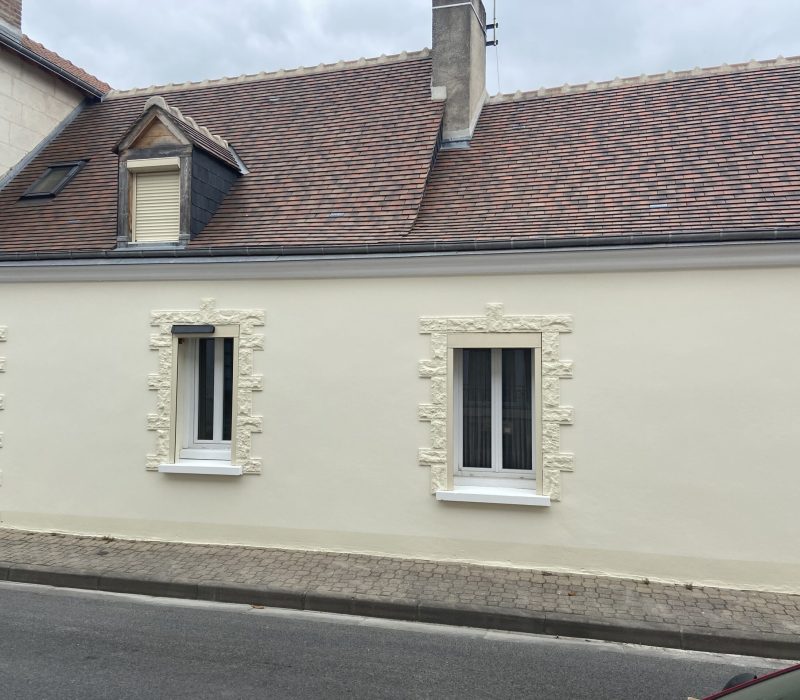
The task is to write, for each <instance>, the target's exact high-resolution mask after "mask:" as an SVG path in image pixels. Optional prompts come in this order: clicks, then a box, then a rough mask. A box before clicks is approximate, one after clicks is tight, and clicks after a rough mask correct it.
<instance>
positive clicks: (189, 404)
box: [158, 325, 242, 476]
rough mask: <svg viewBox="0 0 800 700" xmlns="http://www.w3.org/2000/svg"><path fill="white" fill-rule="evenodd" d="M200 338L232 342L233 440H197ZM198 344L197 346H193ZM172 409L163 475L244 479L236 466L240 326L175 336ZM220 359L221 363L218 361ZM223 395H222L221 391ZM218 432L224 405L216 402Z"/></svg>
mask: <svg viewBox="0 0 800 700" xmlns="http://www.w3.org/2000/svg"><path fill="white" fill-rule="evenodd" d="M201 338H206V339H207V338H214V339H215V340H221V339H224V338H231V339H232V340H233V387H232V391H233V393H232V397H231V439H230V441H227V440H221V439H220V440H198V439H197V437H196V435H197V432H196V431H197V382H198V379H197V368H198V353H199V343H197V342H196V341H197V340H199V339H201ZM192 341H195V342H192ZM173 353H174V355H173V356H174V357H175V358H177V361H176V362H175V363H174V365H173V376H172V381H173V387H174V388H175V389H174V391H173V394H172V396H173V409H172V420H171V421H170V426H171V431H170V446H171V447H170V463H169V464H160V465H159V467H158V470H159V471H161V472H169V473H181V474H217V475H226V474H227V475H237V476H238V475H241V474H242V466H241V465H236V464H235V460H234V455H236V454H237V452H236V435H237V414H238V411H237V406H238V385H239V363H238V357H239V326H238V325H225V326H222V325H220V326H216V327H215V329H214V332H213V333H197V334H195V333H191V334H189V333H186V334H178V335H175V336H173ZM218 358H219V359H218ZM214 359H215V378H214V387H215V394H217V391H218V389H219V388H221V387H222V381H221V379H222V369H223V365H222V362H223V360H222V354H221V353H216V352H215V358H214ZM220 394H221V391H220ZM214 413H215V416H214V423H215V432H216V428H217V426H218V427H219V433H216V434H217V435H221V426H222V402H221V401H215V402H214Z"/></svg>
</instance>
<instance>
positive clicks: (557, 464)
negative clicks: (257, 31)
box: [544, 452, 574, 472]
mask: <svg viewBox="0 0 800 700" xmlns="http://www.w3.org/2000/svg"><path fill="white" fill-rule="evenodd" d="M573 461H574V457H573V456H572V455H571V454H568V453H566V452H559V453H558V454H549V453H547V454H545V455H544V468H545V469H546V470H547V469H558V470H559V471H562V472H571V471H572V470H573Z"/></svg>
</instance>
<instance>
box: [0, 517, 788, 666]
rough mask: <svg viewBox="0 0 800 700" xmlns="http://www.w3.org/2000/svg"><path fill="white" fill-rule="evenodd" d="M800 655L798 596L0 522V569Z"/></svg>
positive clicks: (79, 582) (56, 581)
mask: <svg viewBox="0 0 800 700" xmlns="http://www.w3.org/2000/svg"><path fill="white" fill-rule="evenodd" d="M3 580H8V581H17V582H27V583H40V584H48V585H53V586H69V587H73V588H88V589H97V590H103V591H116V592H121V593H140V594H144V595H154V596H172V597H177V598H196V599H203V600H216V601H222V602H231V603H249V604H253V605H267V606H276V607H285V608H296V609H305V610H320V611H326V612H336V613H349V614H353V615H366V616H373V617H387V618H394V619H403V620H418V621H422V622H436V623H443V624H450V625H466V626H472V627H485V628H493V629H503V630H514V631H523V632H534V633H540V634H550V635H559V636H569V637H584V638H592V639H604V640H610V641H620V642H631V643H637V644H651V645H655V646H665V647H674V648H680V649H695V650H701V651H715V652H726V653H737V654H749V655H755V656H767V657H776V658H786V659H800V596H798V595H784V594H777V593H760V592H754V591H735V590H728V589H720V588H707V587H706V588H698V587H690V586H683V585H669V584H660V583H651V582H647V581H642V580H638V581H637V580H629V579H616V578H606V577H599V576H581V575H573V574H570V575H567V574H553V573H548V572H546V571H537V570H530V569H512V568H500V567H489V566H481V565H476V564H458V563H452V562H436V561H425V560H412V559H395V558H390V557H378V556H368V555H363V554H336V553H329V552H307V551H296V550H283V549H262V548H254V547H237V546H225V545H193V544H180V543H173V542H148V541H144V542H143V541H135V540H118V539H107V538H93V537H77V536H73V535H60V534H47V533H34V532H26V531H22V530H11V529H3V528H0V581H3Z"/></svg>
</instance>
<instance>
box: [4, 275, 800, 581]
mask: <svg viewBox="0 0 800 700" xmlns="http://www.w3.org/2000/svg"><path fill="white" fill-rule="evenodd" d="M208 297H213V298H215V299H216V300H217V305H218V306H219V307H221V308H243V309H263V310H264V312H265V314H266V318H265V320H266V324H265V326H264V327H263V329H261V330H262V331H263V333H264V337H265V340H264V349H263V351H257V352H255V353H254V354H253V358H254V371H255V372H257V373H260V374H262V375H263V391H261V392H256V393H254V394H253V413H254V414H258V415H261V416H263V432H261V433H255V434H254V435H253V445H252V449H253V455H254V456H256V457H260V458H261V460H262V473H261V474H259V475H245V476H242V477H208V476H197V475H168V474H161V473H156V472H148V471H146V470H145V464H146V455H147V454H148V453H152V452H153V451H154V449H155V434H154V433H153V432H152V431H148V430H147V416H148V414H151V413H153V412H154V411H155V401H156V395H155V394H154V392H153V391H150V390H149V389H148V375H149V374H151V373H154V372H156V371H157V368H158V367H157V365H158V353H157V352H155V351H153V350H151V349H150V346H149V339H150V335H151V333H153V328H152V327H151V326H150V320H151V317H150V314H151V311H153V310H157V309H196V308H198V307H199V305H200V302H201V300H202V299H204V298H208ZM797 298H800V274H798V270H797V269H790V268H783V269H770V270H757V269H738V270H704V271H670V272H640V273H594V274H552V275H507V276H487V277H451V278H394V279H388V278H387V279H328V280H272V281H266V280H260V281H258V280H256V281H253V280H248V281H223V282H214V281H206V282H201V281H197V282H192V281H189V282H177V281H174V282H160V283H153V282H117V283H90V282H83V283H77V282H75V283H57V284H55V283H54V284H41V283H39V284H32V283H15V284H0V300H1V301H0V326H5V327H6V328H7V340H6V342H3V343H0V355H2V356H4V357H5V358H6V362H5V372H4V373H2V374H0V394H3V395H4V397H5V401H4V410H3V411H0V431H2V433H3V434H4V436H3V447H2V450H0V465H1V466H0V469H1V470H2V474H1V475H0V478H1V480H2V481H1V484H0V521H2V524H3V525H5V526H15V527H22V528H35V529H57V530H66V531H71V532H79V533H92V534H108V535H117V536H128V537H152V538H162V539H176V540H186V541H193V542H229V543H245V544H254V545H273V546H284V547H300V548H329V549H337V550H350V551H361V552H379V553H388V554H397V555H404V556H419V557H433V558H453V559H466V560H476V561H483V562H505V563H512V564H519V565H526V566H534V567H541V568H545V569H551V570H553V569H568V570H575V571H591V572H604V573H612V574H623V575H635V576H649V577H651V578H661V579H668V580H678V581H684V582H688V581H692V582H696V583H705V584H714V583H716V584H723V585H731V586H742V587H762V588H771V589H776V590H790V591H798V590H800V548H799V547H798V546H797V542H798V541H800V518H798V517H797V494H798V493H800V466H799V464H798V455H800V415H798V414H800V402H798V397H799V396H800V367H799V366H798V363H797V349H798V348H799V347H800V308H798V305H797V304H794V303H792V300H794V299H797ZM489 302H498V303H502V304H504V306H505V311H506V313H508V314H569V315H571V316H572V318H573V320H574V330H573V332H572V333H570V334H567V335H565V336H564V337H563V338H562V347H561V355H562V357H563V358H564V359H566V360H571V361H573V362H574V376H573V378H571V379H565V380H562V381H561V385H562V386H561V394H562V396H561V398H562V401H563V403H564V404H566V405H570V406H573V407H574V409H575V421H574V424H573V425H571V426H564V427H563V428H562V430H561V448H562V450H564V451H565V452H571V453H573V454H574V457H575V470H574V472H573V473H563V474H562V476H561V486H562V500H561V501H560V502H558V503H554V504H553V505H552V506H550V507H543V508H533V507H522V506H502V505H487V504H468V503H442V502H437V501H436V500H435V498H434V497H433V496H432V495H431V493H430V474H429V470H428V469H426V468H423V467H421V466H419V464H418V461H417V457H418V450H419V448H420V447H426V446H428V445H429V444H430V430H429V425H428V424H427V423H424V422H421V421H420V420H419V419H418V415H417V411H418V405H419V404H420V403H426V402H429V401H430V380H426V379H424V378H420V377H419V373H418V363H419V361H420V360H421V359H424V358H427V357H429V356H430V345H429V337H428V336H425V335H422V334H420V332H419V319H420V317H421V316H436V315H443V316H454V315H460V314H463V315H476V314H482V313H483V312H484V311H485V306H486V304H487V303H489Z"/></svg>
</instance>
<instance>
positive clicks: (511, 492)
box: [436, 486, 550, 506]
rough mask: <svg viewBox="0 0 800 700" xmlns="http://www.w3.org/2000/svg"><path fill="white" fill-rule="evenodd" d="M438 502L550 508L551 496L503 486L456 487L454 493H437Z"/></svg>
mask: <svg viewBox="0 0 800 700" xmlns="http://www.w3.org/2000/svg"><path fill="white" fill-rule="evenodd" d="M436 500H437V501H462V502H465V503H501V504H509V505H517V506H549V505H550V496H542V495H541V494H538V493H536V492H535V491H532V490H531V491H528V490H526V489H519V488H504V487H502V486H456V487H454V488H453V490H452V491H437V492H436Z"/></svg>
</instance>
